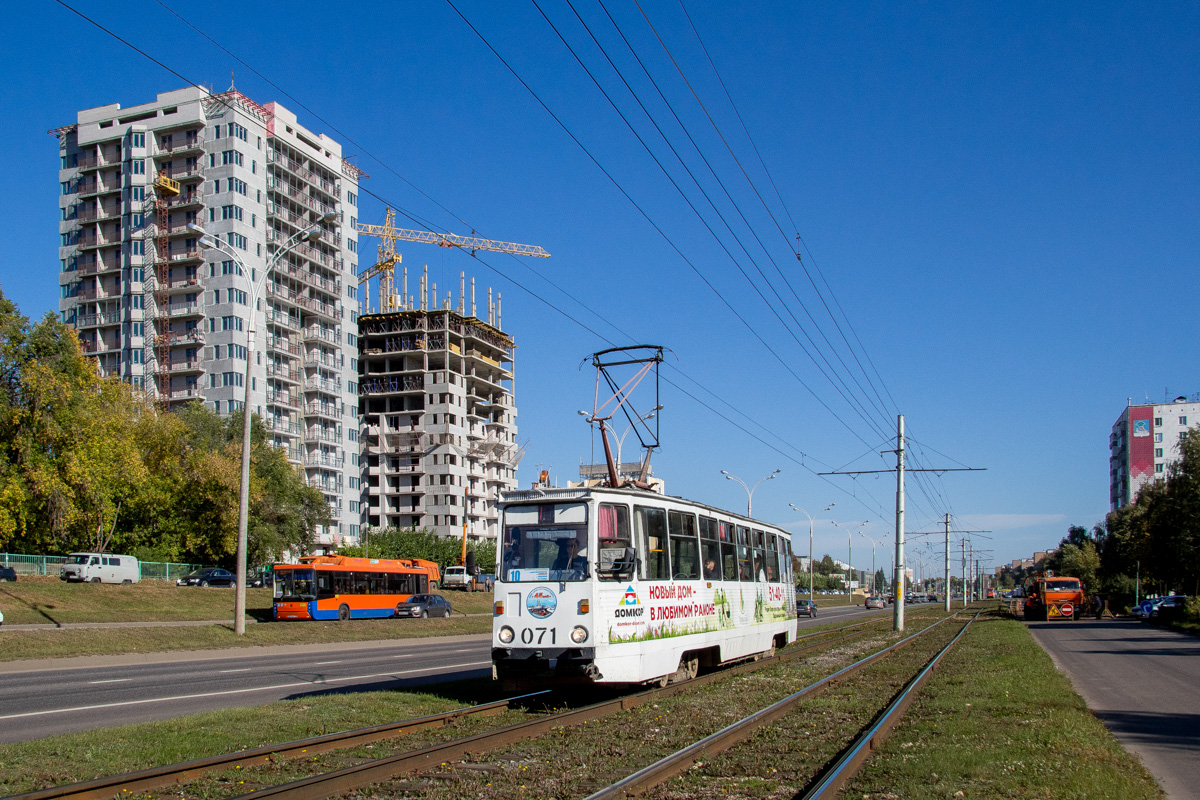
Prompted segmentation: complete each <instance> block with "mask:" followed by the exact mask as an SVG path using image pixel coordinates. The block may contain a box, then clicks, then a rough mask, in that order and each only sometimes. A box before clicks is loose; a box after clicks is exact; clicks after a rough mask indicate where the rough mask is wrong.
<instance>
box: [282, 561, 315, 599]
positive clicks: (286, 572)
mask: <svg viewBox="0 0 1200 800" xmlns="http://www.w3.org/2000/svg"><path fill="white" fill-rule="evenodd" d="M316 599H317V590H316V587H315V586H314V584H313V571H312V570H311V569H277V570H275V600H276V601H277V602H283V603H306V602H308V601H310V600H316Z"/></svg>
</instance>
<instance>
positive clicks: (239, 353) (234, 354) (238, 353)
mask: <svg viewBox="0 0 1200 800" xmlns="http://www.w3.org/2000/svg"><path fill="white" fill-rule="evenodd" d="M228 350H229V357H230V358H236V359H240V360H242V361H245V360H246V356H247V355H248V352H247V350H246V348H245V347H244V346H243V345H240V344H231V345H229V347H228Z"/></svg>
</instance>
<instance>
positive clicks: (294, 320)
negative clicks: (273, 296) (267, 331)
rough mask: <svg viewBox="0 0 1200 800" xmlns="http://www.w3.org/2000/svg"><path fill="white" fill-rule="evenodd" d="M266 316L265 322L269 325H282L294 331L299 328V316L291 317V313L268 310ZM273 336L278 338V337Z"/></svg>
mask: <svg viewBox="0 0 1200 800" xmlns="http://www.w3.org/2000/svg"><path fill="white" fill-rule="evenodd" d="M266 316H267V323H268V324H270V325H282V326H283V327H285V328H291V329H292V330H295V331H298V330H300V318H299V317H293V316H292V315H291V314H285V313H284V312H282V311H268V312H267V314H266ZM275 338H276V339H279V338H280V337H275Z"/></svg>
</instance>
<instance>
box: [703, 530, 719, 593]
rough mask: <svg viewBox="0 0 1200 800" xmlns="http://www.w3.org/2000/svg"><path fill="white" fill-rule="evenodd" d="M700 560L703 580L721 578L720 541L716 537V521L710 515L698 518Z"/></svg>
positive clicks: (717, 579)
mask: <svg viewBox="0 0 1200 800" xmlns="http://www.w3.org/2000/svg"><path fill="white" fill-rule="evenodd" d="M700 562H701V564H702V569H703V570H704V572H703V575H704V579H705V580H708V581H719V580H721V543H720V541H719V540H718V539H717V521H716V520H715V519H713V518H711V517H701V518H700Z"/></svg>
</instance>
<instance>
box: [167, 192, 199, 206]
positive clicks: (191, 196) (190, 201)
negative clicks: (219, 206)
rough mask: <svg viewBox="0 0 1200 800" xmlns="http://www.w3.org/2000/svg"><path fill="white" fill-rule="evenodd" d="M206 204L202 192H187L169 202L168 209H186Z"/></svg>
mask: <svg viewBox="0 0 1200 800" xmlns="http://www.w3.org/2000/svg"><path fill="white" fill-rule="evenodd" d="M203 203H204V195H203V193H201V192H186V193H184V194H181V195H179V196H177V197H172V198H170V199H169V200H167V208H170V209H175V208H186V207H188V206H198V205H202V204H203Z"/></svg>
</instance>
